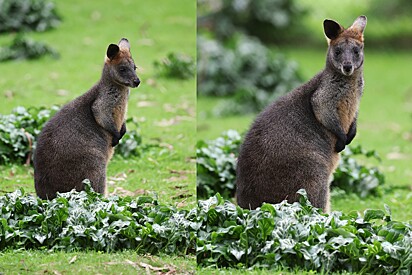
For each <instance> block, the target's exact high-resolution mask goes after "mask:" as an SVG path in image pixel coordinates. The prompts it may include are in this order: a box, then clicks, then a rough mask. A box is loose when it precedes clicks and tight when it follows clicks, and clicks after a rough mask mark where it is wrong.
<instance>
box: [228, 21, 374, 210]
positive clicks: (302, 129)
mask: <svg viewBox="0 0 412 275" xmlns="http://www.w3.org/2000/svg"><path fill="white" fill-rule="evenodd" d="M365 26H366V17H364V16H361V17H359V18H358V19H357V20H356V21H355V22H354V23H353V25H352V26H351V27H350V28H348V29H347V30H345V29H343V27H341V26H340V25H339V24H338V23H336V22H334V21H331V20H325V22H324V28H325V34H326V36H327V38H329V39H330V41H329V42H330V43H329V48H328V53H327V61H326V67H325V69H324V70H323V71H321V72H320V73H319V74H317V75H316V76H315V77H313V78H312V79H311V80H310V81H308V82H307V83H305V84H303V85H302V86H300V87H298V88H297V89H295V90H294V91H292V92H290V93H289V94H287V95H285V96H283V97H281V98H279V99H278V100H277V101H275V102H274V103H272V104H271V105H269V106H268V107H267V108H266V109H265V110H264V111H263V112H262V113H260V114H259V115H258V117H257V118H256V120H255V121H254V123H253V124H252V126H251V128H250V130H249V132H248V133H247V135H246V137H245V141H244V143H243V144H242V146H241V150H240V154H239V158H238V164H237V179H236V185H237V192H236V196H237V202H238V204H239V206H241V207H243V208H251V209H254V208H256V207H259V206H260V205H261V204H262V203H263V202H268V203H278V202H281V201H283V200H285V199H287V200H288V201H289V202H294V201H296V200H297V199H298V196H297V195H296V191H298V190H299V189H301V188H304V189H306V191H307V193H308V196H309V199H310V201H311V202H312V203H313V205H314V206H316V207H319V208H323V209H324V210H325V211H329V181H330V177H331V175H332V173H333V172H334V170H335V168H336V166H337V164H338V161H339V155H338V152H340V151H342V150H343V149H344V147H345V145H347V144H349V143H350V142H351V141H352V140H353V138H354V137H355V135H356V117H357V113H358V106H359V101H360V98H361V95H362V90H363V73H362V71H363V30H364V28H365Z"/></svg>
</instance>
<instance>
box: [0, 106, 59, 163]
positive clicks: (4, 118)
mask: <svg viewBox="0 0 412 275" xmlns="http://www.w3.org/2000/svg"><path fill="white" fill-rule="evenodd" d="M58 110H59V108H58V107H57V106H53V107H51V108H50V109H46V108H44V107H42V108H33V107H31V108H28V109H26V108H24V107H17V108H15V109H13V111H12V113H11V114H9V115H2V114H0V164H4V163H11V162H17V163H24V162H26V163H27V164H28V163H30V159H31V153H32V151H33V150H34V148H36V137H37V135H38V134H39V133H40V131H41V129H42V128H43V126H44V124H45V123H46V122H47V121H48V120H49V118H50V117H51V116H53V115H54V114H55V113H56V112H57V111H58Z"/></svg>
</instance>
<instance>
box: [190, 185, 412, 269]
mask: <svg viewBox="0 0 412 275" xmlns="http://www.w3.org/2000/svg"><path fill="white" fill-rule="evenodd" d="M298 193H300V194H301V199H300V203H297V202H296V203H293V204H288V203H286V202H282V203H279V204H275V205H271V204H264V205H263V206H262V207H260V208H258V209H256V210H245V209H242V208H240V207H239V206H236V205H234V204H233V203H231V202H229V201H225V200H224V199H223V198H222V197H221V196H220V195H219V194H217V195H216V196H214V197H211V198H209V199H208V200H205V201H199V210H198V211H199V213H198V217H199V219H200V220H201V222H202V225H201V227H200V230H199V231H198V234H197V236H198V238H197V249H196V251H197V252H196V254H197V261H198V264H199V265H201V266H214V267H237V268H248V267H254V268H273V269H279V268H286V269H295V268H299V269H304V270H308V271H309V270H316V271H319V272H326V273H328V272H331V271H336V272H339V271H350V272H361V273H366V274H387V273H388V274H395V273H397V274H410V272H411V268H412V225H411V224H410V223H402V222H397V221H392V220H391V216H390V211H389V209H388V208H387V207H386V212H385V211H382V210H366V211H365V212H364V216H363V217H362V216H360V215H359V213H357V212H355V211H353V212H350V213H348V214H343V213H341V212H332V213H331V214H323V213H322V212H321V210H319V209H317V208H314V207H312V205H311V204H310V202H309V201H308V199H307V196H306V192H305V191H304V190H300V191H299V192H298Z"/></svg>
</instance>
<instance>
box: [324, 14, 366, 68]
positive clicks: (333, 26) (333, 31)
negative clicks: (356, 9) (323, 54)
mask: <svg viewBox="0 0 412 275" xmlns="http://www.w3.org/2000/svg"><path fill="white" fill-rule="evenodd" d="M365 27H366V16H363V15H362V16H359V17H358V18H356V20H355V22H353V24H352V26H350V27H349V28H347V29H345V28H344V27H342V26H341V25H340V24H339V23H337V22H335V21H333V20H328V19H326V20H325V21H323V28H324V31H325V35H326V38H327V40H328V44H329V48H328V54H327V63H328V65H329V66H332V67H333V68H334V69H336V70H337V71H339V72H340V73H341V74H343V75H346V76H350V75H352V74H353V72H354V71H355V70H357V69H359V68H360V67H361V66H362V64H363V31H364V30H365Z"/></svg>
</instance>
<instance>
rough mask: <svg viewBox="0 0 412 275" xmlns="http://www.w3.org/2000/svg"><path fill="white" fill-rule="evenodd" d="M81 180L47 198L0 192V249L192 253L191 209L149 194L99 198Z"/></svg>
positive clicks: (197, 225) (193, 225) (192, 223)
mask: <svg viewBox="0 0 412 275" xmlns="http://www.w3.org/2000/svg"><path fill="white" fill-rule="evenodd" d="M84 183H85V187H86V188H85V189H86V190H85V191H82V192H76V191H75V190H73V191H71V192H68V193H63V194H59V195H58V196H57V198H55V199H53V200H51V201H47V200H41V199H39V198H37V197H35V196H33V195H30V194H25V193H24V190H22V189H21V190H16V191H15V192H13V193H8V194H6V195H4V196H0V250H5V249H9V248H11V249H52V250H64V251H74V250H95V251H106V252H111V251H117V250H123V249H134V250H136V251H138V252H140V253H152V254H155V253H158V252H163V253H168V254H187V253H194V246H195V237H196V231H197V229H198V228H199V224H197V223H196V222H195V221H192V220H195V219H194V215H195V214H196V209H193V210H191V211H187V210H177V209H175V208H173V207H171V206H167V205H163V204H160V203H159V202H158V201H157V200H156V199H154V198H153V197H150V196H142V197H138V198H130V197H126V198H121V197H117V196H114V197H110V198H104V197H103V196H102V195H101V194H98V193H95V192H94V191H93V190H92V189H91V187H90V182H89V181H88V180H85V181H84Z"/></svg>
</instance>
